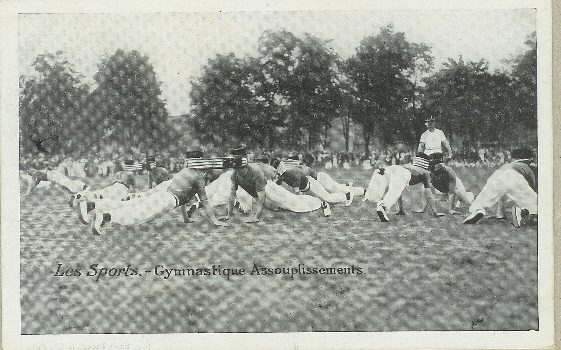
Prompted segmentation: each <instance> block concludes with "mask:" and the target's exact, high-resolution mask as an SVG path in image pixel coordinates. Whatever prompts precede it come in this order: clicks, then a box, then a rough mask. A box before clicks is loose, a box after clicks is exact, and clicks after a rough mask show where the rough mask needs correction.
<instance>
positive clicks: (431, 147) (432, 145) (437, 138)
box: [420, 129, 446, 155]
mask: <svg viewBox="0 0 561 350" xmlns="http://www.w3.org/2000/svg"><path fill="white" fill-rule="evenodd" d="M444 141H446V136H445V135H444V132H443V131H442V130H440V129H434V131H432V132H431V131H430V130H427V131H425V132H424V133H423V134H422V135H421V141H420V142H421V143H424V144H425V154H427V155H429V154H433V153H442V142H444Z"/></svg>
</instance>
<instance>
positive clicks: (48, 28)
mask: <svg viewBox="0 0 561 350" xmlns="http://www.w3.org/2000/svg"><path fill="white" fill-rule="evenodd" d="M389 23H393V25H394V28H395V30H396V31H399V32H404V33H405V36H406V39H407V40H408V41H410V42H415V43H426V44H427V45H429V46H430V47H431V53H432V55H433V56H434V58H435V69H440V68H441V65H442V63H443V62H445V61H446V60H447V59H448V58H449V57H450V58H453V59H456V60H457V59H458V58H459V57H460V56H462V57H463V59H464V60H466V61H479V60H481V59H485V60H487V61H488V62H489V66H490V69H491V70H495V69H504V68H508V66H507V65H505V63H504V60H505V59H512V58H514V57H515V56H517V55H519V54H521V53H522V52H524V50H526V46H525V44H524V43H525V41H526V39H527V36H528V35H529V34H530V33H531V32H533V31H534V30H535V29H536V11H535V10H534V9H499V10H430V11H425V10H423V11H421V10H415V11H412V10H401V11H300V12H226V13H220V12H197V13H161V14H150V13H146V14H25V15H20V16H19V38H18V39H19V41H18V43H19V51H18V53H19V57H18V58H19V70H20V74H23V75H28V74H31V73H32V72H33V70H32V67H31V64H32V62H33V60H34V59H35V57H37V55H39V54H43V53H47V52H55V51H59V50H60V51H63V52H64V53H65V56H66V57H67V59H68V61H69V63H70V64H72V65H73V66H74V68H75V70H76V71H78V72H79V73H80V74H82V75H83V76H84V77H85V79H84V81H85V82H86V83H90V84H94V79H93V75H94V73H95V72H96V71H97V65H98V64H100V63H101V62H102V60H103V59H104V58H107V57H109V56H110V55H112V54H114V53H115V51H117V50H118V49H123V50H138V51H139V52H140V53H141V54H143V55H146V56H147V57H148V59H149V61H150V63H151V64H153V66H154V71H155V73H156V77H157V79H158V80H160V81H161V82H162V86H161V89H162V97H163V98H164V99H165V100H166V101H167V106H166V108H167V110H168V112H169V114H170V115H178V114H184V113H187V112H188V111H189V110H190V107H191V106H190V100H189V93H190V89H191V84H190V82H191V80H192V79H193V78H196V77H199V76H200V75H201V74H202V69H203V67H204V65H205V64H207V63H208V60H209V59H212V58H214V57H216V55H217V54H227V53H230V52H233V53H234V54H235V55H236V56H237V57H245V56H254V55H255V54H256V53H257V50H258V39H259V37H260V36H261V35H262V33H263V32H264V31H266V30H274V31H276V30H281V29H285V30H286V31H289V32H292V33H293V34H294V35H296V36H303V35H304V33H310V34H312V35H314V36H316V37H318V38H321V39H325V40H331V41H330V43H329V44H330V46H331V47H332V48H333V51H334V52H335V53H337V54H338V55H340V56H341V57H342V58H348V57H351V56H352V55H354V54H355V52H356V51H355V49H356V48H357V47H358V45H359V43H360V41H361V40H362V39H363V38H364V37H366V36H369V35H376V34H377V33H379V32H380V28H381V27H383V26H386V25H387V24H389ZM538 40H539V39H538Z"/></svg>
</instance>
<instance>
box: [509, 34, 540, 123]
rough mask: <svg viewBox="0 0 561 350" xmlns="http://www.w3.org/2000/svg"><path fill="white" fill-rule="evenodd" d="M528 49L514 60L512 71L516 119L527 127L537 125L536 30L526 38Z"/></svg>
mask: <svg viewBox="0 0 561 350" xmlns="http://www.w3.org/2000/svg"><path fill="white" fill-rule="evenodd" d="M526 45H527V46H528V48H529V49H528V50H527V51H526V52H524V53H523V54H521V55H519V56H518V57H517V58H516V59H515V60H514V62H513V63H514V69H513V71H512V79H513V87H514V89H515V101H516V102H517V104H516V114H515V116H516V120H518V121H520V122H522V124H523V125H524V126H526V127H530V128H532V129H535V128H536V127H537V115H538V113H537V41H536V32H533V33H532V34H531V35H529V36H528V39H527V40H526Z"/></svg>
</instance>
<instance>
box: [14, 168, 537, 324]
mask: <svg viewBox="0 0 561 350" xmlns="http://www.w3.org/2000/svg"><path fill="white" fill-rule="evenodd" d="M457 172H458V175H459V176H460V178H461V179H462V181H463V182H464V184H465V185H466V187H467V188H468V190H472V191H474V193H476V194H477V193H478V192H479V191H480V190H481V188H482V186H483V185H484V183H485V180H486V179H487V178H488V176H489V175H490V174H491V172H492V169H486V168H482V169H480V168H463V169H457ZM329 173H330V175H331V176H332V177H333V178H335V179H337V180H339V181H341V182H344V181H349V180H350V181H353V182H354V184H355V185H358V186H366V185H367V184H368V181H369V178H370V175H371V173H372V170H363V169H360V170H357V169H351V170H345V169H332V170H330V171H329ZM141 180H142V181H144V180H145V179H141ZM85 181H87V182H88V183H90V184H92V186H93V187H94V188H95V187H101V186H103V185H107V184H109V179H107V178H88V179H86V180H85ZM418 187H419V185H417V186H412V187H411V190H410V191H409V192H404V203H405V208H406V210H407V211H408V215H407V216H396V215H394V214H393V212H395V208H394V209H393V210H392V214H391V215H390V220H391V222H390V223H381V222H380V221H379V219H378V217H377V215H376V213H375V204H374V203H371V202H363V201H362V197H357V198H356V199H355V201H354V202H353V204H352V205H351V206H350V207H344V206H333V207H332V211H333V213H332V215H331V216H330V217H327V218H326V217H324V216H323V215H322V213H321V212H319V211H317V212H313V213H307V214H296V213H290V212H271V211H266V210H265V211H264V213H263V215H262V218H261V222H259V223H258V224H246V223H245V222H244V220H245V216H244V215H242V214H237V215H235V216H234V217H233V218H232V219H231V220H230V221H231V224H232V225H231V227H228V228H215V227H213V226H211V225H210V224H209V223H208V222H207V221H206V219H205V217H204V215H203V214H202V213H201V212H196V213H195V214H194V215H193V218H192V221H193V222H191V223H188V224H185V223H183V221H182V218H181V214H180V212H179V211H178V210H175V211H173V212H170V213H168V214H166V215H164V216H162V217H160V218H158V219H156V220H154V221H152V222H150V223H147V224H143V225H138V226H133V227H124V226H119V225H116V224H113V225H111V224H110V225H107V227H106V229H105V231H104V234H103V235H102V236H94V235H92V234H91V232H90V230H89V227H88V226H84V225H83V224H82V223H80V221H79V220H78V216H77V212H76V208H70V207H69V206H68V205H67V203H66V200H67V197H66V196H65V194H64V192H63V191H62V190H60V189H59V188H57V187H54V186H49V187H45V188H38V189H35V190H34V191H33V192H32V193H31V194H30V195H29V196H27V197H22V200H21V203H20V205H21V231H20V242H21V309H22V320H21V321H22V323H21V324H22V333H23V334H60V333H187V332H323V331H331V332H339V331H356V332H379V331H429V330H431V331H432V330H454V331H460V330H530V329H538V283H537V281H538V280H537V277H538V276H537V275H538V274H537V266H538V263H537V258H538V257H537V229H536V226H535V225H534V226H529V227H522V228H520V229H515V228H514V227H512V225H511V224H510V215H509V220H508V221H507V220H495V219H485V220H481V221H480V222H479V223H478V224H477V225H469V226H468V225H463V224H462V220H463V219H464V217H465V216H466V215H467V208H466V207H465V206H463V207H461V211H462V213H463V214H462V215H459V216H458V215H456V216H451V215H447V216H445V217H443V218H434V217H431V216H430V215H428V214H414V213H411V209H412V208H414V207H416V206H417V205H418V203H417V201H418V199H419V198H420V192H419V190H420V189H419V188H418ZM438 205H439V207H440V208H442V209H443V210H444V209H445V208H446V203H445V202H444V201H443V200H442V198H440V201H439V202H438ZM224 211H225V208H224V207H218V208H215V212H216V213H217V214H218V215H221V214H222V213H224ZM94 264H97V265H95V266H92V265H94ZM218 265H220V267H218ZM213 266H214V270H213ZM262 268H270V269H272V271H273V272H274V269H277V271H281V273H280V274H275V273H273V274H257V273H256V272H255V271H256V270H258V271H263V270H262ZM282 268H285V269H284V271H291V272H290V273H289V274H283V273H282ZM327 268H333V269H332V270H326V269H327ZM190 269H191V270H190ZM197 269H199V270H198V271H199V273H201V274H202V275H196V272H197ZM206 269H208V270H206ZM224 269H229V270H224ZM240 269H244V270H245V271H244V274H240V273H241V271H240ZM314 269H315V270H314ZM77 270H78V271H77ZM166 270H167V271H166ZM234 270H236V272H238V274H237V275H232V276H225V275H224V273H226V272H228V271H229V273H231V274H233V273H234V272H235V271H234ZM359 270H360V272H361V273H358V271H359ZM191 271H193V272H194V273H195V275H189V274H190V272H191ZM205 271H210V275H204V272H205ZM269 271H271V270H269ZM294 271H296V272H294ZM302 271H304V272H306V271H310V272H311V273H307V274H303V273H301V272H302ZM313 271H316V272H317V273H313ZM321 271H323V272H338V273H330V274H327V273H321ZM218 272H220V274H218ZM293 272H294V273H293ZM100 273H106V275H103V276H100ZM213 273H216V274H213ZM88 274H89V275H93V276H88ZM111 274H112V276H110V275H111ZM59 275H63V276H59Z"/></svg>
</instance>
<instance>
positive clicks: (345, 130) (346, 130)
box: [341, 113, 350, 152]
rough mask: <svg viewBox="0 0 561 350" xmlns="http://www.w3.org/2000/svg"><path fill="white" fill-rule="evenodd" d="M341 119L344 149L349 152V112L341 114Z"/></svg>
mask: <svg viewBox="0 0 561 350" xmlns="http://www.w3.org/2000/svg"><path fill="white" fill-rule="evenodd" d="M341 119H342V121H343V137H344V138H345V151H346V152H349V137H350V134H349V128H350V116H349V113H347V114H346V115H343V117H342V118H341Z"/></svg>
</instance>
